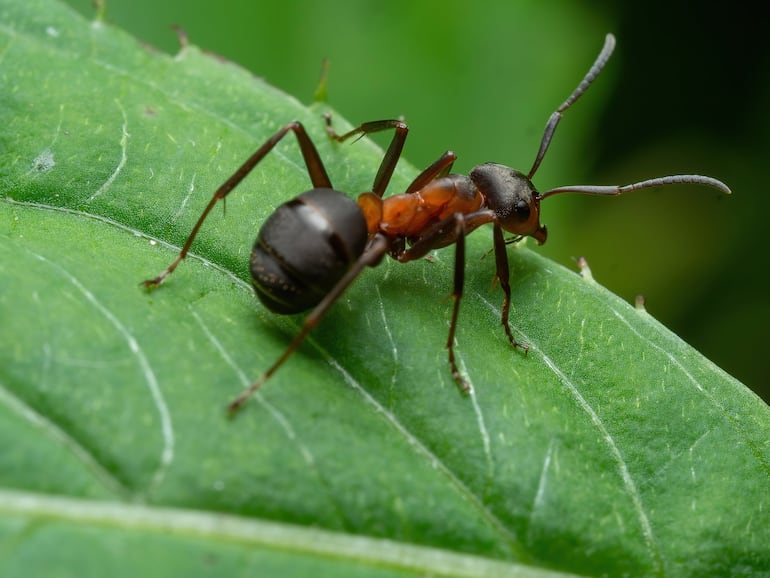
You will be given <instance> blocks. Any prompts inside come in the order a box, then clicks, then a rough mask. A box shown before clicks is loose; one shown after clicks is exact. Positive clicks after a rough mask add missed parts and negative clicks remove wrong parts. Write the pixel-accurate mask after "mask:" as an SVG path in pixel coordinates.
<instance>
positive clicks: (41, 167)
mask: <svg viewBox="0 0 770 578" xmlns="http://www.w3.org/2000/svg"><path fill="white" fill-rule="evenodd" d="M54 166H56V161H55V160H54V159H53V153H52V152H51V149H45V150H44V151H43V152H41V153H40V154H39V155H37V156H36V157H35V158H34V160H33V161H32V170H33V171H36V172H38V173H47V172H48V171H50V170H51V169H52V168H54Z"/></svg>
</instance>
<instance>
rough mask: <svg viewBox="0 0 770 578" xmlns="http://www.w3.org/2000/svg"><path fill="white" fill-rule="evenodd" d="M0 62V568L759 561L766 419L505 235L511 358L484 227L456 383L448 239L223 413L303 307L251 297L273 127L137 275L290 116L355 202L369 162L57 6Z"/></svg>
mask: <svg viewBox="0 0 770 578" xmlns="http://www.w3.org/2000/svg"><path fill="white" fill-rule="evenodd" d="M0 77H1V78H2V81H3V90H2V92H0V126H2V127H3V128H2V132H1V133H0V190H2V198H0V321H1V322H2V329H0V402H1V403H0V439H2V444H3V448H4V450H3V452H2V453H0V488H2V489H0V513H2V517H0V532H2V536H3V540H2V542H1V543H0V544H1V545H0V572H2V573H3V574H4V575H22V574H23V575H52V574H54V573H55V574H56V575H57V576H90V575H93V576H104V575H111V576H123V575H125V576H136V575H148V574H165V575H182V574H184V575H195V576H198V575H200V576H205V575H217V576H221V575H230V574H244V575H245V574H249V575H251V574H257V573H262V574H266V575H277V574H281V575H309V574H311V573H312V574H315V575H323V574H327V575H335V576H363V575H366V576H410V575H446V576H495V575H499V576H504V575H505V576H512V575H513V576H515V575H522V576H540V575H548V574H549V573H550V571H560V572H569V573H578V574H592V575H596V574H604V575H620V574H629V575H635V576H638V575H663V574H666V575H674V576H676V575H737V574H744V575H758V574H760V573H762V572H763V571H764V572H767V568H768V567H769V566H770V553H769V552H768V547H767V544H768V543H770V524H768V515H767V511H768V503H767V499H768V491H767V488H768V478H770V475H769V474H770V460H768V455H769V454H770V447H769V444H770V442H769V440H770V411H769V410H768V407H767V406H766V405H765V404H764V403H762V402H761V401H760V400H759V399H758V398H757V397H756V396H754V395H753V394H752V393H751V392H749V391H748V390H747V389H746V388H745V387H744V386H742V385H741V384H740V383H738V382H737V381H735V380H734V379H732V378H730V377H729V376H728V375H726V374H725V373H723V372H722V371H720V370H719V369H718V368H717V367H715V366H714V365H713V364H711V363H710V362H709V361H708V360H706V359H704V358H703V357H702V356H700V355H699V354H698V353H697V352H695V351H694V350H692V349H691V348H690V347H688V346H687V345H686V344H684V343H683V342H682V341H681V340H679V339H678V338H677V337H676V336H674V335H672V334H671V333H670V332H668V331H667V330H666V329H665V328H664V327H662V326H660V325H659V324H658V323H657V322H656V321H655V320H654V319H652V318H651V317H650V316H649V315H647V314H646V313H645V312H644V311H643V310H638V309H634V308H632V307H631V306H629V305H628V304H626V303H625V302H623V301H621V300H619V299H618V298H617V297H615V296H613V295H612V294H610V293H609V292H607V291H606V290H604V289H603V288H602V287H601V286H599V285H598V284H597V283H595V282H593V281H592V280H591V279H590V277H588V278H582V277H580V276H578V275H576V274H575V273H573V272H571V271H568V270H565V269H563V268H561V267H559V266H557V265H555V264H553V263H551V262H549V261H546V260H544V259H542V258H541V257H539V256H538V255H537V254H536V253H534V252H532V251H530V250H529V249H527V248H517V249H515V250H511V255H510V261H511V266H512V268H513V271H514V280H513V291H514V296H515V300H514V304H513V311H512V321H513V324H514V327H515V331H516V335H517V338H519V339H521V340H522V341H524V342H526V343H527V344H529V345H530V351H529V354H528V355H523V354H522V353H521V352H519V351H512V350H511V348H510V346H509V345H508V343H507V340H506V338H505V336H504V335H503V333H502V330H501V328H500V327H499V316H500V301H501V299H500V295H499V291H498V290H495V289H494V288H493V289H490V278H491V275H492V273H493V269H494V264H493V263H492V262H491V261H490V259H484V258H483V257H484V255H485V253H486V251H487V250H488V249H489V248H490V247H491V235H490V232H489V231H486V230H482V231H478V232H476V233H474V235H472V236H471V238H470V239H469V241H470V242H469V248H468V259H467V260H468V263H467V272H466V281H467V283H466V285H467V286H466V295H465V298H464V300H463V303H462V308H461V314H460V325H459V329H458V335H457V342H458V346H457V353H458V356H459V359H460V364H461V366H462V368H463V370H464V371H465V372H466V373H467V375H468V378H469V380H470V381H471V382H472V384H473V387H474V393H473V395H471V396H470V397H463V396H461V395H459V394H458V392H457V389H456V387H455V385H454V383H453V382H452V379H451V376H450V373H449V368H448V364H447V362H446V351H445V349H444V342H445V340H446V332H447V328H448V322H449V315H450V302H448V301H447V300H445V299H444V296H445V295H447V294H448V293H449V290H450V287H451V283H452V267H453V250H452V248H448V249H444V250H442V251H439V252H437V253H436V255H435V257H434V258H433V259H431V260H430V261H428V260H426V261H421V262H418V263H410V264H408V265H405V266H401V265H398V264H397V263H395V262H394V261H391V260H386V261H385V262H384V263H383V264H382V265H381V266H380V267H378V268H376V269H373V270H371V271H367V272H366V273H365V274H364V275H363V276H362V278H361V279H360V280H359V281H357V282H356V284H355V285H354V287H353V288H352V289H351V290H350V291H349V292H348V293H347V294H346V295H345V296H344V297H343V298H342V299H341V300H340V302H339V303H338V304H337V305H336V306H335V307H334V308H333V310H332V311H331V312H330V313H329V315H328V316H327V318H326V319H324V321H323V323H321V325H320V326H319V327H318V328H317V329H316V330H315V331H314V332H313V334H312V336H311V338H310V339H309V340H308V341H307V342H306V343H305V344H304V345H303V346H302V347H301V348H300V349H299V351H298V352H297V353H296V354H295V355H294V356H293V357H292V358H291V359H290V360H289V362H288V363H287V364H286V365H285V366H284V367H282V368H281V370H280V371H279V372H278V373H277V374H276V376H275V377H274V378H273V379H272V380H271V381H270V382H269V383H268V384H267V385H266V386H265V387H264V388H263V389H262V390H261V392H260V394H259V395H257V396H256V397H255V398H254V399H253V400H252V402H251V403H250V404H248V406H246V407H245V408H244V410H243V411H242V413H241V414H240V415H238V417H237V418H236V419H233V420H228V419H227V418H226V415H225V411H224V408H225V405H226V403H227V402H228V401H229V400H230V399H232V397H233V396H234V395H236V394H237V393H238V392H239V391H240V389H241V388H242V387H245V386H246V385H248V384H249V383H250V382H251V381H252V380H253V379H254V378H256V377H257V376H258V375H259V374H260V373H261V372H262V371H264V369H265V368H266V367H267V366H269V364H270V363H272V362H273V361H274V360H275V359H276V358H277V356H278V355H279V354H280V353H281V351H282V350H283V348H284V347H285V346H286V344H287V342H288V340H289V339H290V338H291V336H292V335H293V333H294V332H295V331H296V329H297V328H298V326H299V324H300V323H301V318H297V317H294V318H284V317H279V316H275V315H272V314H270V313H268V312H266V311H265V310H264V308H262V307H261V306H260V305H259V304H258V303H257V302H256V300H255V299H254V298H253V295H252V291H251V288H250V284H249V281H248V268H247V263H248V255H249V247H250V244H251V243H252V242H253V238H254V236H255V232H256V230H257V229H258V227H259V225H260V224H261V223H262V222H263V221H264V219H265V218H266V217H267V215H268V214H270V212H271V211H272V209H273V208H274V207H275V206H276V205H278V204H280V203H281V202H284V201H285V200H287V199H288V198H290V197H291V196H293V195H295V194H297V193H299V192H301V191H302V190H304V189H306V188H308V178H307V173H306V170H305V169H304V167H303V165H302V161H301V156H300V155H299V152H298V151H297V146H296V143H295V142H293V140H292V137H291V136H289V137H287V138H286V139H285V141H284V142H282V143H281V144H280V145H279V146H278V147H277V148H276V150H275V151H274V152H273V153H271V154H270V155H269V156H268V157H267V158H266V159H265V160H264V162H263V163H261V164H260V165H259V167H258V168H257V169H256V170H255V171H254V174H253V175H251V176H249V178H248V179H247V180H246V181H245V182H244V183H243V184H242V185H241V186H240V187H239V189H238V190H237V191H236V192H234V193H233V194H232V195H231V196H230V197H228V201H227V214H226V215H222V214H221V212H220V211H215V212H214V214H212V216H211V217H210V218H209V220H208V221H207V222H206V224H205V226H204V228H203V230H202V232H201V234H200V236H199V239H198V240H197V241H196V243H195V244H194V245H193V250H192V254H191V255H190V257H189V258H188V259H187V260H186V261H185V262H184V263H183V264H182V265H181V266H180V267H179V269H178V270H177V272H176V273H174V275H173V276H172V277H171V278H169V279H168V281H167V282H166V283H165V284H164V286H163V287H162V288H161V289H159V290H157V291H154V292H152V293H148V292H146V291H144V290H143V289H142V288H140V287H139V283H140V281H142V280H143V279H146V278H148V277H152V276H154V275H156V274H157V273H159V272H160V271H161V270H162V269H163V268H164V267H165V266H166V265H167V264H168V263H169V262H170V261H171V260H172V259H173V258H174V256H175V254H176V252H177V251H178V248H179V246H180V245H181V244H182V243H183V242H184V240H185V238H186V236H187V234H188V233H189V231H190V229H191V227H192V225H193V224H194V222H195V220H196V219H197V217H198V215H199V214H200V211H201V210H202V208H203V206H205V204H206V203H207V202H208V200H209V198H210V195H211V192H212V191H213V190H214V189H215V188H216V186H218V185H219V184H220V183H221V182H222V181H223V180H224V178H226V177H227V176H228V175H229V174H230V173H231V172H232V171H233V170H234V169H235V167H237V166H238V165H239V164H240V162H242V160H243V159H244V158H245V157H246V156H247V155H248V154H249V153H250V152H251V151H252V150H254V149H255V148H256V147H257V146H258V145H259V144H261V143H262V142H263V141H264V139H265V138H267V137H268V136H269V135H271V134H273V133H274V132H275V131H276V130H277V129H278V128H279V127H280V126H282V125H283V124H285V123H286V122H288V121H289V120H293V119H298V120H301V121H302V122H303V123H304V124H305V125H306V127H307V128H308V130H309V132H310V133H311V135H312V137H313V138H314V140H315V142H316V143H317V145H318V147H319V150H320V153H321V155H322V157H323V158H324V160H325V162H326V163H327V167H328V169H329V172H330V175H331V178H332V181H333V182H334V183H335V185H336V186H337V187H338V188H340V189H341V190H344V191H350V192H351V195H352V194H355V193H356V192H359V191H363V190H366V189H367V187H369V186H370V183H371V179H372V177H373V175H374V172H375V171H376V167H377V166H378V164H379V161H380V159H381V155H382V153H381V151H379V149H377V148H376V147H375V146H374V145H372V144H371V143H369V142H368V141H367V140H364V141H361V142H358V143H356V144H354V145H348V144H344V145H337V144H335V143H331V142H329V141H328V139H327V138H325V134H324V127H323V121H322V119H321V115H322V113H323V112H324V111H325V110H327V109H326V107H325V106H321V105H316V106H311V107H310V108H305V107H304V106H302V105H301V104H299V103H298V102H297V101H295V100H294V99H292V98H290V97H288V96H287V95H285V94H282V93H281V92H279V91H277V90H276V89H274V88H271V87H270V86H268V85H266V84H265V83H263V82H261V81H260V80H258V79H256V78H254V77H252V76H250V75H249V74H248V73H246V72H245V71H243V70H241V69H239V68H238V67H237V66H235V65H233V64H231V63H226V62H222V61H221V60H219V59H216V58H214V57H212V56H210V55H207V54H204V53H202V52H201V51H199V50H198V49H197V48H195V47H193V46H186V47H184V48H183V49H182V50H181V51H180V52H179V54H178V55H176V56H175V57H167V56H164V55H162V54H159V53H156V52H154V51H152V50H149V49H147V48H146V47H143V46H141V45H139V44H138V43H137V42H136V41H134V40H133V39H132V38H130V37H128V36H127V35H125V34H123V33H121V32H120V31H118V30H115V29H113V28H111V27H109V26H107V25H105V24H103V23H101V22H86V21H83V20H82V19H81V18H80V17H78V16H77V15H76V14H74V13H73V12H72V11H71V10H69V9H68V8H66V7H65V6H63V5H62V4H60V3H57V2H54V1H53V0H28V1H25V2H22V1H21V0H2V1H1V2H0ZM335 119H336V123H337V125H338V126H344V121H343V120H342V119H341V118H340V117H339V116H338V115H337V116H335ZM401 165H405V163H401ZM414 174H415V171H414V169H413V168H411V167H407V166H401V167H400V168H399V171H398V172H397V175H396V177H395V178H394V182H393V186H392V190H394V191H395V190H399V189H403V187H404V186H405V185H406V183H408V182H409V179H410V177H411V176H413V175H414Z"/></svg>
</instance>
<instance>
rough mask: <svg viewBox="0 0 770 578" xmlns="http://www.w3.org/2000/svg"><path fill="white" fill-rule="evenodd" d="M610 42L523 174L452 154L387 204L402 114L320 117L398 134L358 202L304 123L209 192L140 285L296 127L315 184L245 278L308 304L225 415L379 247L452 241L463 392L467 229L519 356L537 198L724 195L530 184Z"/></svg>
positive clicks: (265, 232) (272, 298) (696, 180)
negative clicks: (524, 271)
mask: <svg viewBox="0 0 770 578" xmlns="http://www.w3.org/2000/svg"><path fill="white" fill-rule="evenodd" d="M614 47H615V37H614V36H613V35H612V34H608V35H607V37H606V39H605V43H604V47H603V48H602V50H601V52H600V53H599V56H598V57H597V58H596V61H595V62H594V63H593V65H592V66H591V68H590V69H589V70H588V73H587V74H586V75H585V77H584V78H583V80H582V81H581V82H580V84H579V85H578V86H577V88H576V89H575V90H574V91H573V92H572V94H570V96H569V98H567V100H565V101H564V103H563V104H562V105H561V106H560V107H559V108H558V109H556V111H555V112H554V113H553V114H552V115H551V117H550V118H549V119H548V123H547V124H546V127H545V132H544V134H543V138H542V141H541V142H540V148H539V150H538V151H537V155H536V156H535V162H534V163H533V165H532V168H531V169H530V170H529V172H528V173H527V174H524V173H521V172H519V171H517V170H515V169H512V168H509V167H506V166H504V165H500V164H495V163H486V164H482V165H479V166H477V167H475V168H473V169H472V170H471V172H470V174H469V175H467V176H466V175H459V174H452V173H450V171H451V169H452V165H453V164H454V162H455V159H456V158H457V157H456V155H455V154H454V153H453V152H451V151H447V152H445V153H444V154H443V155H441V156H440V157H439V158H438V160H436V161H435V162H434V163H433V164H431V165H430V166H429V167H428V168H426V169H425V170H424V171H422V172H421V173H420V174H419V175H417V177H416V178H415V179H414V180H413V181H412V183H411V184H410V185H409V186H408V187H407V189H406V191H405V192H404V193H402V194H397V195H392V196H390V197H388V198H385V199H383V194H384V193H385V189H386V188H387V186H388V183H389V182H390V179H391V176H392V175H393V171H394V170H395V168H396V164H397V163H398V160H399V158H400V156H401V151H402V149H403V147H404V142H405V141H406V136H407V133H408V131H409V128H408V127H407V125H406V124H404V123H403V122H401V121H400V120H380V121H374V122H365V123H363V124H361V125H360V126H358V127H357V128H354V129H353V130H351V131H349V132H346V133H345V134H342V135H339V134H337V133H336V132H335V131H334V129H333V128H332V126H331V116H330V115H328V114H327V115H325V119H326V130H327V133H328V135H329V137H330V138H331V139H333V140H335V141H338V142H343V141H346V140H348V139H350V138H352V137H358V138H362V137H363V136H365V135H367V134H370V133H376V132H380V131H386V130H393V131H394V135H393V138H392V140H391V142H390V145H389V147H388V150H387V151H386V152H385V156H384V157H383V159H382V162H381V163H380V167H379V170H378V171H377V175H376V176H375V177H374V183H373V185H372V190H371V191H370V192H365V193H363V194H362V195H361V196H359V197H358V200H357V202H356V201H353V200H352V199H350V198H349V197H347V196H346V195H345V194H344V193H342V192H339V191H337V190H335V189H334V188H333V187H332V184H331V181H330V180H329V176H328V174H327V173H326V169H325V168H324V165H323V162H322V161H321V158H320V156H319V154H318V151H317V150H316V147H315V145H314V144H313V142H312V141H311V140H310V137H308V135H307V133H306V132H305V128H304V127H303V126H302V124H301V123H299V122H297V121H295V122H291V123H289V124H287V125H286V126H284V127H283V128H281V129H280V130H279V131H278V132H276V133H275V134H274V135H273V136H272V137H270V138H269V139H268V140H267V141H266V142H265V143H264V144H263V145H262V146H261V147H259V148H258V149H257V150H256V151H255V152H254V153H253V154H252V155H251V156H250V157H249V158H248V159H247V160H246V162H244V163H243V165H241V167H240V168H238V170H236V171H235V172H234V173H233V174H232V176H230V178H228V179H227V180H226V181H225V182H224V183H223V184H222V185H221V186H220V187H219V188H218V189H217V190H216V191H215V192H214V195H213V196H212V198H211V200H210V201H209V203H208V205H207V206H206V208H205V209H204V210H203V212H202V213H201V215H200V217H199V218H198V221H197V222H196V223H195V226H194V227H193V229H192V232H191V233H190V235H189V237H188V238H187V241H186V242H185V244H184V246H183V247H182V249H181V251H180V252H179V255H178V256H177V257H176V259H174V261H173V262H172V263H171V264H170V265H169V266H168V268H166V270H165V271H163V272H162V273H161V274H160V275H158V276H157V277H155V278H154V279H150V280H147V281H144V283H143V284H144V286H145V287H147V288H154V287H157V286H158V285H160V283H162V282H163V280H164V279H165V278H166V277H168V276H169V275H170V274H171V273H172V272H173V271H174V269H176V267H177V265H179V263H180V262H181V261H182V260H183V259H184V258H185V257H186V256H187V252H188V251H189V249H190V246H191V245H192V243H193V240H194V239H195V237H196V235H197V234H198V231H199V229H200V227H201V225H202V224H203V221H204V220H205V219H206V217H207V216H208V214H209V213H210V212H211V209H212V208H213V207H214V205H216V203H217V202H218V201H219V200H223V199H225V197H226V196H227V195H228V194H229V193H230V192H231V191H232V190H233V189H234V188H235V187H236V186H237V185H238V184H239V183H240V182H241V181H242V180H243V179H244V178H245V177H246V176H247V175H248V174H249V173H250V172H251V170H252V169H254V167H256V166H257V165H258V164H259V162H260V161H261V160H262V159H263V158H264V157H265V156H266V155H267V154H268V153H269V152H270V151H271V150H272V149H273V147H274V146H275V145H276V144H277V143H278V142H279V141H280V140H281V139H282V138H283V137H284V136H286V134H288V133H289V132H293V133H294V135H295V136H296V138H297V142H298V143H299V148H300V150H301V152H302V156H303V158H304V161H305V165H306V167H307V171H308V175H309V176H310V180H311V182H312V184H313V188H312V189H311V190H309V191H306V192H304V193H302V194H300V195H299V196H297V197H294V198H293V199H291V200H290V201H288V202H287V203H284V204H282V205H281V206H279V207H278V208H277V209H276V210H275V212H274V213H273V214H272V215H270V216H269V217H268V219H267V220H266V221H265V223H264V225H263V226H262V228H261V230H260V231H259V235H258V237H257V240H256V242H255V243H254V248H253V250H252V253H251V259H250V265H251V276H252V284H253V285H254V289H255V290H256V293H257V296H258V297H259V299H260V300H261V301H262V303H263V304H264V305H265V306H266V307H267V308H268V309H270V310H271V311H273V312H275V313H280V314H294V313H301V312H303V311H306V310H308V309H312V311H311V312H310V314H309V315H308V316H307V318H306V319H305V321H304V323H303V324H302V327H301V328H300V330H299V332H298V333H297V335H296V336H295V337H294V339H293V340H292V341H291V343H289V345H288V346H287V347H286V348H285V350H284V351H283V353H282V354H281V356H280V357H279V358H278V359H277V360H276V361H275V362H274V363H273V365H272V366H270V367H269V368H268V369H267V371H265V373H264V374H262V376H261V377H260V378H259V379H258V380H257V381H255V382H254V383H253V384H252V385H251V386H250V387H249V388H247V389H246V390H244V391H243V393H242V394H241V395H240V396H239V397H237V398H236V399H235V400H234V401H232V402H231V403H230V404H229V406H228V410H229V412H230V413H234V412H235V411H237V410H238V409H239V408H240V407H241V406H242V405H243V404H244V403H245V402H246V400H247V399H248V398H249V396H251V395H252V394H253V393H254V392H255V391H256V390H257V389H258V388H259V387H260V386H262V384H264V383H265V382H266V381H267V380H268V379H269V378H270V377H271V376H272V375H273V374H274V373H275V372H276V370H277V369H278V368H280V367H281V365H283V363H284V362H285V361H286V360H287V358H288V357H289V356H290V355H291V354H292V353H293V352H294V351H295V350H296V349H297V348H298V347H299V345H300V344H301V343H302V341H303V340H304V339H305V337H306V336H307V334H308V333H309V332H310V331H311V330H312V329H313V328H314V327H315V326H316V325H317V324H318V323H319V322H320V321H321V319H322V318H323V316H324V315H325V314H326V312H327V311H328V310H329V308H330V307H331V306H332V305H333V304H334V303H335V302H336V301H337V299H339V298H340V296H341V295H342V294H343V293H344V292H345V290H347V288H348V287H349V286H350V284H351V283H352V282H353V281H354V280H355V279H356V278H357V277H358V276H359V275H360V274H361V272H362V271H363V270H364V269H365V268H367V267H374V266H376V265H378V264H379V263H380V262H381V261H382V259H383V257H384V256H385V255H386V254H387V255H390V256H391V257H392V258H394V259H396V260H397V261H398V262H399V263H406V262H408V261H414V260H415V259H421V258H423V257H425V256H426V255H427V254H428V253H429V252H430V251H432V250H434V249H438V248H441V247H446V246H447V245H451V244H455V246H456V248H455V265H454V288H453V291H452V299H453V301H454V304H453V309H452V318H451V323H450V325H449V335H448V338H447V343H446V347H447V349H448V352H449V366H450V369H451V372H452V377H453V379H454V381H455V382H456V383H457V385H458V387H459V388H460V390H461V391H462V392H465V393H467V392H469V391H470V385H469V384H468V382H467V381H466V380H465V379H464V378H463V376H462V374H461V373H460V371H459V370H458V368H457V364H456V362H455V355H454V340H455V330H456V329H457V318H458V314H459V309H460V301H461V298H462V294H463V283H464V275H465V269H464V267H465V237H466V236H467V235H468V234H469V233H471V232H473V231H474V230H475V229H477V228H478V227H480V226H481V225H485V224H487V223H492V224H493V225H494V229H493V246H494V253H495V266H496V272H495V277H496V279H497V280H498V281H499V283H500V287H501V288H502V290H503V306H502V316H501V317H502V318H501V323H502V325H503V329H504V330H505V334H506V336H507V338H508V341H509V342H510V343H511V345H512V346H513V347H514V348H516V347H518V348H521V349H522V350H523V351H525V352H526V351H528V349H529V348H528V346H527V345H525V344H522V343H519V342H518V341H516V339H514V337H513V333H512V332H511V327H510V324H509V322H508V314H509V309H510V302H511V286H510V283H509V270H508V257H507V253H506V245H507V244H509V243H513V242H516V241H519V240H521V239H522V238H524V237H526V236H531V237H534V238H535V240H536V241H537V242H538V244H542V243H545V241H546V238H547V231H546V227H545V226H543V225H541V224H540V201H542V200H543V199H545V198H547V197H550V196H552V195H557V194H561V193H582V194H589V195H609V196H612V195H620V194H622V193H626V192H629V191H635V190H637V189H645V188H649V187H657V186H661V185H671V184H676V183H689V184H696V185H706V186H710V187H714V188H716V189H719V190H720V191H722V192H724V193H730V192H731V191H730V189H729V188H728V187H727V185H725V184H724V183H722V182H721V181H719V180H717V179H714V178H711V177H705V176H701V175H673V176H666V177H659V178H654V179H649V180H645V181H641V182H638V183H633V184H630V185H624V186H617V185H611V186H597V185H578V186H566V187H558V188H555V189H551V190H548V191H546V192H544V193H539V192H538V191H537V190H536V189H535V187H534V185H533V184H532V177H533V176H534V174H535V172H537V169H538V167H539V166H540V163H541V161H542V160H543V157H545V154H546V152H547V150H548V146H549V145H550V143H551V139H552V137H553V134H554V132H555V130H556V127H557V126H558V124H559V121H560V120H561V118H562V113H564V112H565V111H566V110H567V109H568V108H570V107H571V106H572V105H573V104H574V103H575V101H576V100H577V99H578V98H580V96H581V95H582V94H583V93H584V92H585V91H586V89H587V88H588V87H589V86H590V85H591V83H592V82H593V81H594V79H595V78H596V77H597V76H598V74H599V72H600V71H601V70H602V68H603V67H604V65H605V64H606V63H607V61H608V60H609V58H610V55H611V54H612V51H613V49H614ZM503 231H505V232H507V233H512V234H513V237H512V238H509V239H506V238H505V237H504V233H503Z"/></svg>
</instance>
